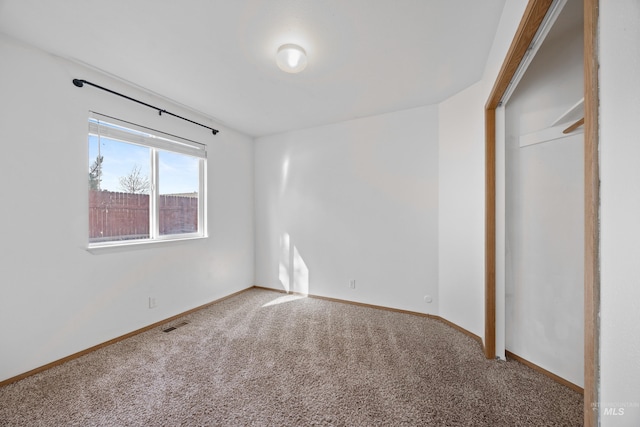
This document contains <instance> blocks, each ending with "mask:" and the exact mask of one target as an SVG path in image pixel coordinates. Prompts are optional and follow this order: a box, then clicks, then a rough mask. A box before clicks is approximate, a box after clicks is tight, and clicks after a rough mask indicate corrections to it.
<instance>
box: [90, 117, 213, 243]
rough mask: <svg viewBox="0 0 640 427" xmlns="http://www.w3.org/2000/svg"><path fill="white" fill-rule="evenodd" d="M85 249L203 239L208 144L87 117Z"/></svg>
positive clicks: (105, 118)
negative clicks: (87, 156) (86, 220)
mask: <svg viewBox="0 0 640 427" xmlns="http://www.w3.org/2000/svg"><path fill="white" fill-rule="evenodd" d="M88 165H89V247H90V248H91V247H100V246H114V245H123V244H131V243H139V242H149V241H165V240H175V239H186V238H197V237H205V235H206V232H205V224H204V218H205V215H204V206H205V197H206V195H205V171H206V146H205V145H203V144H199V143H196V142H193V141H190V140H186V139H182V138H179V137H176V136H172V135H167V134H164V133H162V132H159V131H154V130H151V129H148V128H145V127H142V126H138V125H135V124H132V123H128V122H123V121H121V120H118V119H114V118H112V117H108V116H103V115H100V114H97V113H92V115H91V117H90V118H89V163H88Z"/></svg>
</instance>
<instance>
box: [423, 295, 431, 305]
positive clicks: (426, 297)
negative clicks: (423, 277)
mask: <svg viewBox="0 0 640 427" xmlns="http://www.w3.org/2000/svg"><path fill="white" fill-rule="evenodd" d="M424 302H426V303H427V304H430V303H432V302H433V298H431V295H425V296H424Z"/></svg>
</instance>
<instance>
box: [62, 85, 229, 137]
mask: <svg viewBox="0 0 640 427" xmlns="http://www.w3.org/2000/svg"><path fill="white" fill-rule="evenodd" d="M85 83H86V84H88V85H89V86H93V87H97V88H98V89H102V90H104V91H106V92H109V93H112V94H114V95H118V96H121V97H123V98H125V99H128V100H129V101H133V102H137V103H138V104H142V105H144V106H145V107H149V108H152V109H154V110H158V114H160V115H162V113H165V114H168V115H170V116H173V117H176V118H178V119H182V120H185V121H187V122H189V123H193V124H194V125H198V126H202V127H203V128H207V129H209V130H211V132H213V134H214V135H215V134H217V133H218V130H217V129H214V128H212V127H209V126H205V125H203V124H202V123H198V122H194V121H193V120H189V119H187V118H185V117H182V116H179V115H177V114H173V113H172V112H170V111H167V110H165V109H163V108H158V107H155V106H153V105H151V104H147V103H146V102H142V101H139V100H137V99H135V98H131V97H130V96H127V95H123V94H121V93H118V92H116V91H114V90H111V89H107V88H106V87H102V86H98V85H97V84H95V83H91V82H88V81H86V80H81V79H73V84H74V85H76V86H77V87H82V86H84V84H85Z"/></svg>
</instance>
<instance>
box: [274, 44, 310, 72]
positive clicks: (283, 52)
mask: <svg viewBox="0 0 640 427" xmlns="http://www.w3.org/2000/svg"><path fill="white" fill-rule="evenodd" d="M276 62H277V63H278V67H280V69H281V70H282V71H285V72H287V73H299V72H300V71H302V70H304V69H305V67H306V66H307V52H305V51H304V49H303V48H301V47H300V46H298V45H296V44H283V45H282V46H280V47H279V48H278V54H277V55H276Z"/></svg>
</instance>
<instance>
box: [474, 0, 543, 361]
mask: <svg viewBox="0 0 640 427" xmlns="http://www.w3.org/2000/svg"><path fill="white" fill-rule="evenodd" d="M552 3H553V0H529V3H528V4H527V8H526V9H525V11H524V15H523V16H522V20H521V21H520V25H519V26H518V30H517V31H516V34H515V36H514V37H513V41H512V42H511V46H510V47H509V50H508V51H507V56H506V58H505V60H504V62H503V63H502V67H501V68H500V72H499V73H498V77H497V79H496V81H495V83H494V85H493V89H492V90H491V94H490V95H489V99H488V100H487V103H486V104H485V107H484V118H485V126H484V128H485V162H486V165H485V281H484V286H485V310H484V312H485V319H484V355H485V356H486V358H487V359H494V358H495V357H496V108H498V106H499V105H500V101H501V100H502V97H503V96H504V93H505V91H506V90H507V88H508V87H509V84H510V83H511V80H512V79H513V76H514V75H515V73H516V71H517V69H518V67H519V66H520V62H521V61H522V59H523V58H524V56H525V54H526V53H527V50H528V49H529V46H530V45H531V42H532V41H533V37H534V36H535V35H536V32H537V31H538V28H539V27H540V24H542V21H543V20H544V17H545V16H546V15H547V12H548V10H549V8H550V7H551V4H552Z"/></svg>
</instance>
